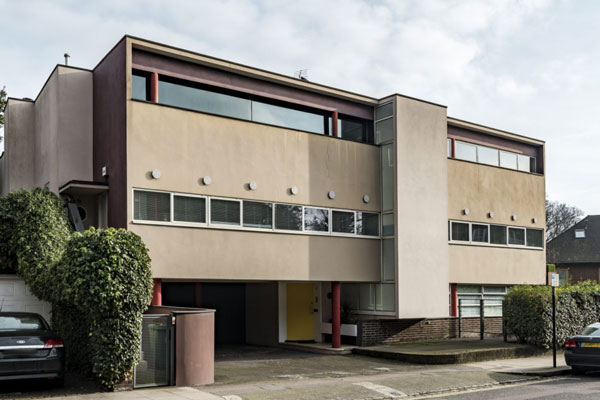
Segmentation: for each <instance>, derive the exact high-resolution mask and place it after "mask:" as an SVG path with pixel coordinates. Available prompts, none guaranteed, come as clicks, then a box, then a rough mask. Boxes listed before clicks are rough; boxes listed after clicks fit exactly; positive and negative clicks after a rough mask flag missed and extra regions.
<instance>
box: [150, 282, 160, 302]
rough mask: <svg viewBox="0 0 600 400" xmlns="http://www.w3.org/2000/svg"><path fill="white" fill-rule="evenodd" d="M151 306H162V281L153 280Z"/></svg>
mask: <svg viewBox="0 0 600 400" xmlns="http://www.w3.org/2000/svg"><path fill="white" fill-rule="evenodd" d="M151 305H153V306H162V281H161V280H160V279H154V292H153V293H152V303H151Z"/></svg>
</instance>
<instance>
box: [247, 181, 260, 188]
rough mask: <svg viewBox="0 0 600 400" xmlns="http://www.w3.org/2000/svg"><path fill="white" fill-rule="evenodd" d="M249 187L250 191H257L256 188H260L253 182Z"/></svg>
mask: <svg viewBox="0 0 600 400" xmlns="http://www.w3.org/2000/svg"><path fill="white" fill-rule="evenodd" d="M248 187H249V188H250V190H256V188H257V187H258V185H257V184H256V182H255V181H251V182H250V183H249V184H248Z"/></svg>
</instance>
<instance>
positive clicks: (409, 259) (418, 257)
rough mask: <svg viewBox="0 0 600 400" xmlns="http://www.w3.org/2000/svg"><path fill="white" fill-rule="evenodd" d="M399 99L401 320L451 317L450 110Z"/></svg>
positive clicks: (397, 188) (397, 190)
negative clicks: (448, 160)
mask: <svg viewBox="0 0 600 400" xmlns="http://www.w3.org/2000/svg"><path fill="white" fill-rule="evenodd" d="M395 101H396V129H397V134H396V182H397V187H396V221H395V225H396V232H397V254H396V257H397V271H396V272H397V273H396V278H397V289H398V304H397V312H398V317H399V318H424V317H425V318H433V317H447V316H448V228H447V223H448V222H447V221H448V172H447V156H446V137H447V116H446V108H445V107H441V106H437V105H433V104H430V103H426V102H422V101H417V100H414V99H409V98H405V97H402V96H396V99H395Z"/></svg>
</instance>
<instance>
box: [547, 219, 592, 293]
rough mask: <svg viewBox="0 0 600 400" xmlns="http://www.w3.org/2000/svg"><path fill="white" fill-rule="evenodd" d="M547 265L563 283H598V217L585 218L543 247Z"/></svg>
mask: <svg viewBox="0 0 600 400" xmlns="http://www.w3.org/2000/svg"><path fill="white" fill-rule="evenodd" d="M546 253H547V254H546V257H547V259H548V263H551V264H554V265H555V266H556V271H557V272H558V274H559V275H560V280H561V283H562V282H569V283H576V282H581V281H587V280H592V281H595V282H600V215H588V216H587V217H585V218H584V219H582V220H581V221H579V222H578V223H576V224H575V225H573V226H572V227H571V228H569V229H567V230H566V231H564V232H563V233H561V234H560V235H558V236H557V237H555V238H554V239H552V240H551V241H550V242H549V243H548V244H547V247H546Z"/></svg>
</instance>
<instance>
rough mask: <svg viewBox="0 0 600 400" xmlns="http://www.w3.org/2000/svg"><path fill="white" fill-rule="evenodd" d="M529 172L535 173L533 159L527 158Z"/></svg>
mask: <svg viewBox="0 0 600 400" xmlns="http://www.w3.org/2000/svg"><path fill="white" fill-rule="evenodd" d="M529 172H537V168H536V162H535V157H529Z"/></svg>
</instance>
